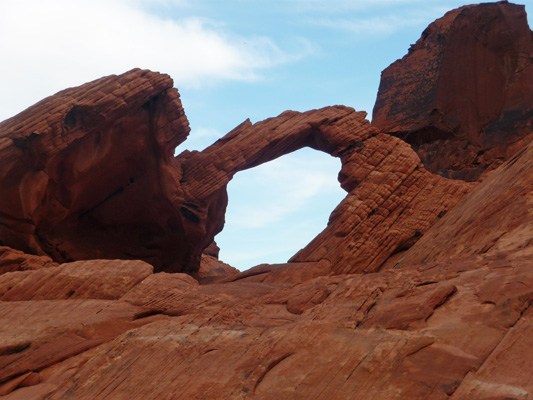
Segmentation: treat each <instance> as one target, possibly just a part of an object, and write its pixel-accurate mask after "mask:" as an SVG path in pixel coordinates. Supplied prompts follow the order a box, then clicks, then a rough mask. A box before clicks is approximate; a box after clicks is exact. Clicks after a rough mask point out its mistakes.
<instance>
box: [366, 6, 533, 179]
mask: <svg viewBox="0 0 533 400" xmlns="http://www.w3.org/2000/svg"><path fill="white" fill-rule="evenodd" d="M532 60H533V33H532V32H531V31H530V29H529V26H528V23H527V16H526V12H525V9H524V6H521V5H516V4H512V3H508V2H507V1H501V2H497V3H485V4H480V5H473V6H466V7H462V8H459V9H456V10H453V11H450V12H449V13H447V14H446V15H445V16H444V17H442V18H440V19H438V20H437V21H435V22H433V23H432V24H431V25H429V26H428V28H427V29H426V30H425V31H424V32H423V33H422V36H421V38H420V39H419V40H418V41H417V42H416V44H414V45H413V46H412V47H411V48H410V49H409V53H408V54H407V55H406V56H405V57H403V58H402V59H401V60H398V61H396V62H395V63H393V64H392V65H391V66H389V67H388V68H386V69H385V70H384V71H383V72H382V75H381V83H380V86H379V92H378V97H377V100H376V104H375V106H374V111H373V119H372V123H373V124H374V126H376V127H377V128H379V129H381V130H382V131H384V132H388V133H390V134H393V135H395V136H398V137H400V138H402V139H403V140H405V141H407V142H408V143H410V144H411V145H412V146H413V148H415V150H416V151H417V152H418V154H419V156H420V158H421V159H422V161H423V163H424V165H425V167H426V169H428V170H429V171H431V172H435V173H438V174H440V175H443V176H446V177H452V178H456V179H463V180H476V179H478V178H479V176H480V175H481V174H482V173H483V172H484V171H485V170H486V169H487V168H489V169H490V168H493V167H496V166H498V165H500V164H501V163H502V162H503V161H505V160H507V159H509V158H510V157H512V155H513V154H514V153H515V152H516V151H517V150H519V149H520V148H522V147H523V146H524V145H526V144H527V143H528V142H529V134H530V133H531V124H532V122H533V107H532V104H533V66H532Z"/></svg>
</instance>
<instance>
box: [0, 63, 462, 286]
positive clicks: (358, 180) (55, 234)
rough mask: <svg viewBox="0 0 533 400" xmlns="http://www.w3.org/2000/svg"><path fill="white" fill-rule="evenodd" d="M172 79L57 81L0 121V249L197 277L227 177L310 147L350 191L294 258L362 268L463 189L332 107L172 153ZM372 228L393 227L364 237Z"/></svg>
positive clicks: (144, 75) (360, 117)
mask: <svg viewBox="0 0 533 400" xmlns="http://www.w3.org/2000/svg"><path fill="white" fill-rule="evenodd" d="M171 86H172V81H171V80H170V78H169V77H168V76H165V75H159V74H157V73H152V72H148V71H140V70H133V71H130V72H128V73H126V74H124V75H121V76H118V77H117V76H111V77H106V78H102V79H100V80H97V81H94V82H91V83H88V84H86V85H83V86H80V87H78V88H72V89H67V90H65V91H63V92H60V93H58V94H56V95H55V96H52V97H49V98H48V99H45V100H43V101H42V102H41V103H38V104H37V105H35V106H33V107H30V108H29V109H28V110H26V111H25V112H23V113H21V114H19V115H17V116H16V117H14V118H12V119H10V120H7V121H5V122H3V123H2V124H0V136H1V138H2V139H1V140H2V143H3V146H2V147H1V148H0V153H1V154H5V157H3V158H2V164H1V166H2V171H3V175H2V176H3V178H2V179H3V181H2V180H0V186H2V185H3V186H5V187H6V188H9V189H6V191H5V196H4V197H2V199H0V218H2V220H1V221H0V222H1V223H0V240H1V241H2V243H4V244H5V245H9V246H11V247H14V248H17V249H20V250H24V251H26V252H30V253H34V254H39V255H48V256H50V257H52V259H54V260H55V261H56V262H60V263H61V262H67V261H73V260H84V259H97V258H122V259H141V260H144V261H146V262H149V263H150V264H152V265H153V266H154V267H155V269H156V271H161V270H166V271H172V272H187V273H193V274H199V275H197V276H199V277H205V273H200V272H199V269H200V265H201V259H202V252H203V250H204V249H206V248H207V247H208V246H209V245H210V243H212V241H213V239H214V237H215V235H216V234H218V233H219V232H220V231H221V230H222V228H223V226H224V214H225V210H226V206H227V201H228V199H227V191H226V187H227V184H228V182H229V181H230V180H231V179H232V178H233V176H234V175H235V174H236V173H238V172H239V171H242V170H245V169H248V168H252V167H254V166H257V165H260V164H262V163H265V162H268V161H271V160H273V159H275V158H277V157H280V156H282V155H284V154H288V153H290V152H293V151H296V150H298V149H300V148H302V147H311V148H314V149H316V150H320V151H324V152H326V153H328V154H330V155H332V156H335V157H340V159H341V161H342V164H343V168H342V171H341V173H340V175H339V179H340V182H341V185H342V186H343V187H344V188H345V190H346V191H347V192H348V196H347V198H346V199H345V200H344V201H343V202H342V203H341V205H340V206H339V207H338V208H337V210H335V212H334V213H333V215H332V218H331V221H330V224H329V227H328V229H327V230H326V231H325V232H324V234H323V235H321V236H320V237H319V238H318V239H317V241H315V242H313V243H311V244H310V246H309V247H308V248H306V249H304V250H303V251H302V252H300V253H299V254H298V255H297V256H296V257H295V258H294V259H293V261H296V262H308V261H313V262H319V261H321V260H326V261H327V262H328V263H329V265H325V264H324V263H322V264H321V265H325V269H323V270H322V272H320V274H328V273H330V272H331V270H333V271H334V272H335V273H345V272H356V271H372V270H376V269H378V268H379V267H380V265H381V264H382V263H383V262H384V261H385V260H386V259H387V258H388V256H389V255H391V254H393V253H394V252H397V251H400V250H404V249H405V248H407V247H409V245H410V244H411V243H414V241H415V240H416V238H418V237H419V236H420V235H421V234H423V233H424V232H425V231H426V230H427V229H428V228H429V227H430V226H431V224H432V223H433V222H434V221H435V219H436V218H437V216H438V214H439V213H442V212H444V211H446V210H447V209H448V208H450V207H452V206H453V205H454V204H455V202H457V201H458V200H459V199H460V198H461V196H462V195H463V194H464V193H465V192H466V191H467V190H468V188H469V186H468V185H466V184H464V183H461V182H453V181H448V180H445V179H441V178H439V177H436V176H434V175H432V174H430V173H427V172H425V171H424V169H423V168H422V166H421V164H420V161H419V159H418V157H417V156H416V154H415V152H414V151H413V150H411V149H410V147H409V146H408V145H407V144H406V143H405V142H403V141H401V140H399V139H397V138H393V137H391V136H388V135H384V134H381V133H379V132H378V131H377V130H376V129H375V128H373V127H372V126H371V125H370V124H369V123H368V121H366V119H365V115H366V114H365V113H357V112H355V111H354V110H353V109H351V108H349V107H342V106H335V107H326V108H324V109H321V110H313V111H308V112H306V113H298V112H292V111H288V112H285V113H283V114H281V115H280V116H278V117H276V118H271V119H268V120H265V121H262V122H259V123H256V124H254V125H252V124H251V123H250V122H249V121H246V122H244V123H243V124H241V125H240V126H238V127H237V128H235V129H234V130H233V131H232V132H230V133H229V134H228V135H226V136H225V137H223V138H222V139H220V140H219V141H217V142H216V143H215V144H213V145H212V146H210V147H209V148H207V149H206V150H204V151H202V152H200V153H199V152H192V153H191V152H184V153H182V154H181V155H180V156H178V157H173V154H172V152H173V146H175V145H176V144H178V143H180V142H181V141H183V140H184V139H185V137H186V135H187V133H188V127H187V120H186V117H185V115H184V113H183V109H182V107H181V104H180V102H179V96H178V93H177V91H176V89H172V88H171ZM419 193H424V195H422V196H419ZM371 231H379V232H381V233H383V232H386V231H390V233H391V234H390V235H389V237H388V238H387V240H381V239H380V235H381V233H379V234H377V235H376V236H375V238H377V239H376V240H374V239H369V236H368V234H369V232H371ZM324 237H327V238H328V239H327V240H325V239H324ZM331 254H336V256H335V257H332V256H331ZM371 255H372V256H371ZM204 260H210V259H209V258H206V257H205V256H204ZM211 261H213V260H211ZM204 265H205V266H206V267H207V266H208V265H209V264H208V263H205V262H204ZM211 265H213V263H211ZM219 266H220V265H219ZM223 270H224V269H223ZM223 270H221V271H223ZM230 271H231V270H228V269H226V273H229V272H230Z"/></svg>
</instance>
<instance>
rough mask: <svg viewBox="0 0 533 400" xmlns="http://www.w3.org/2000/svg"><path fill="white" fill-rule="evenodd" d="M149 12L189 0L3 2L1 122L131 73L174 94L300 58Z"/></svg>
mask: <svg viewBox="0 0 533 400" xmlns="http://www.w3.org/2000/svg"><path fill="white" fill-rule="evenodd" d="M154 5H161V6H165V7H173V8H176V7H177V8H179V7H182V8H183V9H186V8H187V6H188V1H187V0H157V1H156V2H155V3H153V2H148V1H147V0H133V1H128V0H91V1H81V0H49V1H42V0H2V1H1V2H0V54H1V55H2V62H1V63H0V76H3V77H4V78H2V80H0V92H1V93H2V100H0V120H2V119H4V118H7V117H10V116H12V115H13V114H15V113H17V112H19V111H21V109H22V108H24V107H27V106H29V105H31V104H33V103H34V102H36V101H38V100H40V99H42V98H43V97H45V96H48V95H51V94H53V93H55V92H56V91H59V90H61V89H63V88H65V87H69V86H75V85H79V84H82V83H84V82H87V81H89V80H93V79H96V78H99V77H101V76H104V75H109V74H115V73H122V72H125V71H127V70H129V69H131V68H134V67H140V68H149V69H152V70H155V71H161V72H166V73H169V74H170V75H171V76H172V77H173V78H174V81H175V83H176V86H178V87H180V86H181V87H184V86H187V87H198V86H200V85H205V84H212V83H213V82H217V81H220V80H254V79H258V78H259V77H260V76H261V75H260V74H261V71H262V70H264V69H267V68H272V67H274V66H277V65H279V64H283V63H287V62H291V61H294V60H296V59H299V57H301V56H302V54H304V53H305V52H306V51H307V50H308V49H305V48H304V49H302V52H303V53H300V54H296V55H294V54H286V53H285V52H283V51H282V50H280V49H279V48H278V47H277V45H276V44H275V43H274V42H273V41H272V40H270V39H269V38H266V37H249V38H242V37H238V36H236V35H233V34H231V33H230V32H228V31H227V30H225V29H224V27H222V26H221V25H219V24H218V23H216V22H215V21H210V20H206V19H201V18H195V17H187V18H181V19H178V20H176V19H170V18H162V17H160V16H157V15H155V14H152V13H150V12H149V11H148V8H149V7H151V6H154Z"/></svg>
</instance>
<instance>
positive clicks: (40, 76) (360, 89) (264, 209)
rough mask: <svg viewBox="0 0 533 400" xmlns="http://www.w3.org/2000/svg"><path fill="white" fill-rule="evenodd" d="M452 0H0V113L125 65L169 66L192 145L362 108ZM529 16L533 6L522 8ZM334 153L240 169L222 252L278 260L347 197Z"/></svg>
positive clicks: (242, 262) (245, 262)
mask: <svg viewBox="0 0 533 400" xmlns="http://www.w3.org/2000/svg"><path fill="white" fill-rule="evenodd" d="M464 4H465V3H464V2H462V1H455V0H438V1H436V0H328V1H325V0H269V1H267V0H225V1H222V0H91V1H88V0H84V1H81V0H47V1H42V0H2V1H1V2H0V54H1V57H2V60H1V61H2V62H0V76H1V77H2V78H0V93H2V96H1V99H0V120H3V119H5V118H8V117H10V116H12V115H14V114H16V113H18V112H20V111H22V110H23V109H24V108H26V107H28V106H30V105H31V104H33V103H35V102H37V101H38V100H40V99H42V98H43V97H46V96H48V95H50V94H53V93H55V92H57V91H59V90H61V89H63V88H65V87H69V86H75V85H79V84H82V83H84V82H87V81H90V80H93V79H96V78H99V77H101V76H104V75H109V74H119V73H122V72H125V71H127V70H129V69H131V68H134V67H141V68H149V69H152V70H155V71H161V72H165V73H168V74H170V75H171V76H172V77H173V78H174V81H175V84H176V87H177V88H178V89H179V91H180V93H181V96H182V100H183V104H184V107H185V111H186V113H187V116H188V118H189V121H190V123H191V128H192V132H191V136H190V138H189V139H188V140H187V142H186V143H185V144H183V145H182V146H180V148H179V149H178V151H181V150H184V149H189V150H193V149H197V150H201V149H203V148H205V147H206V146H208V145H209V144H211V143H212V142H213V141H215V140H216V139H217V138H218V137H220V136H223V135H224V134H225V133H227V132H228V131H230V130H231V129H232V128H234V127H235V126H236V125H238V124H239V123H241V122H242V121H243V120H245V119H246V118H250V119H251V120H252V122H257V121H260V120H263V119H265V118H269V117H272V116H276V115H278V114H280V113H281V112H283V111H285V110H287V109H292V110H297V111H306V110H309V109H314V108H320V107H324V106H328V105H334V104H343V105H347V106H351V107H354V108H356V109H357V110H365V111H367V112H368V113H369V114H371V111H372V107H373V104H374V101H375V98H376V94H377V89H378V85H379V79H380V73H381V71H382V70H383V69H384V68H386V67H387V66H388V65H389V64H391V63H392V62H394V61H395V60H396V59H398V58H401V57H402V56H403V55H404V54H405V53H406V52H407V49H408V48H409V45H410V44H412V43H414V42H415V41H416V40H417V39H418V38H419V36H420V34H421V33H422V31H423V29H424V28H425V27H426V26H427V25H428V24H429V23H431V22H432V21H433V20H435V19H436V18H439V17H440V16H442V15H443V14H444V13H445V12H446V11H448V10H450V9H453V8H456V7H459V6H461V5H464ZM530 23H531V18H530ZM339 168H340V163H339V161H338V160H336V159H333V158H331V157H329V156H327V155H325V154H320V153H318V152H315V151H312V150H301V151H299V152H297V153H294V154H292V155H288V156H285V157H283V158H281V159H279V160H277V161H274V162H272V163H269V164H266V165H264V166H261V167H258V168H255V169H253V170H250V171H244V172H241V173H239V174H237V175H236V177H235V179H234V180H233V181H232V182H231V183H230V185H229V197H230V204H229V206H228V213H227V215H226V228H225V229H224V231H223V232H222V233H221V234H220V235H218V236H217V242H218V243H219V245H220V247H221V249H222V250H221V259H223V260H224V261H226V262H228V263H230V264H232V265H234V266H236V267H238V268H240V269H244V268H249V267H251V266H253V265H256V264H259V263H263V262H269V263H275V262H284V261H286V260H287V259H288V258H289V257H290V256H291V255H292V254H294V253H295V252H296V251H297V250H298V249H300V248H301V247H303V246H305V244H306V243H307V242H309V240H311V239H312V238H313V237H314V236H316V234H318V233H319V232H320V231H321V230H322V229H323V228H324V227H325V225H326V223H327V218H328V216H329V214H330V212H331V211H332V210H333V208H334V207H335V205H336V204H338V203H339V202H340V200H341V199H342V198H343V197H344V195H345V193H344V192H343V191H342V190H341V189H340V187H339V185H338V183H337V181H336V175H337V173H338V171H339Z"/></svg>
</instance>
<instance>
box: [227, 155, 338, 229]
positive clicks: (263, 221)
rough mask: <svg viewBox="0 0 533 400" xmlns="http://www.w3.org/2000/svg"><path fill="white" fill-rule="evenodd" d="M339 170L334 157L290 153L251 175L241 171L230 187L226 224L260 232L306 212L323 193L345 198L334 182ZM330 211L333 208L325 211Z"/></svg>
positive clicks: (255, 169) (255, 170)
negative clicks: (292, 215)
mask: <svg viewBox="0 0 533 400" xmlns="http://www.w3.org/2000/svg"><path fill="white" fill-rule="evenodd" d="M309 151H314V150H309ZM324 157H328V156H324ZM339 170H340V162H339V161H338V160H335V159H333V158H331V159H329V160H328V159H327V158H322V159H319V158H318V157H316V156H314V157H310V158H304V157H301V156H299V155H298V154H291V155H286V156H284V157H282V158H280V159H277V160H275V161H272V162H270V163H267V164H264V165H261V166H260V167H257V168H254V169H253V172H251V171H250V173H249V175H248V171H245V172H241V173H239V174H237V175H236V177H235V178H234V181H235V182H232V183H230V186H229V188H228V189H229V195H230V199H229V202H230V205H229V207H232V209H231V210H229V209H228V212H227V214H226V215H227V216H228V221H227V222H228V224H232V225H233V226H237V227H239V228H243V229H260V228H264V227H266V226H268V225H274V224H276V223H278V222H279V221H281V220H283V219H285V218H287V217H288V216H290V215H291V214H294V213H296V212H298V211H302V210H304V211H305V207H306V206H307V205H308V203H309V202H310V201H311V200H312V199H313V198H315V197H316V196H318V195H320V194H328V195H329V194H330V193H334V192H337V193H341V196H342V195H345V193H343V192H342V189H340V185H339V183H338V182H337V180H336V179H335V178H333V179H332V176H333V177H336V175H337V173H338V172H339ZM244 174H246V176H242V175H244ZM234 198H238V199H239V200H240V201H239V203H238V205H236V204H233V203H232V200H233V199H234ZM341 198H342V197H341ZM339 201H340V200H339ZM331 211H333V208H332V209H331V210H325V212H326V213H327V212H331Z"/></svg>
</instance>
